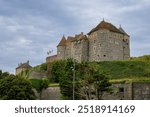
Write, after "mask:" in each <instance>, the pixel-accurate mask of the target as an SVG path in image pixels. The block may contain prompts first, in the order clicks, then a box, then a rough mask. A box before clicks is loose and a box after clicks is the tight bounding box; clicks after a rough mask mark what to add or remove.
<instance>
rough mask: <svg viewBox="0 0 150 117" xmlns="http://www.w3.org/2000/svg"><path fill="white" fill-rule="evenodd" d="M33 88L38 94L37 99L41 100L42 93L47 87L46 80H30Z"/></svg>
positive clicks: (47, 82)
mask: <svg viewBox="0 0 150 117" xmlns="http://www.w3.org/2000/svg"><path fill="white" fill-rule="evenodd" d="M30 81H31V83H32V86H33V88H35V89H36V91H37V92H38V93H39V98H40V99H41V96H42V91H43V90H44V89H46V88H47V87H48V85H49V80H48V79H46V78H42V79H30Z"/></svg>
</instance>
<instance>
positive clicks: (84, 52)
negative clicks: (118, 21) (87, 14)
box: [46, 20, 130, 62]
mask: <svg viewBox="0 0 150 117" xmlns="http://www.w3.org/2000/svg"><path fill="white" fill-rule="evenodd" d="M129 45H130V43H129V35H128V34H127V33H126V32H125V31H124V30H123V29H122V27H121V26H120V27H119V28H116V27H115V26H114V25H112V24H111V23H108V22H105V21H104V20H103V21H101V22H100V23H99V24H98V25H97V26H96V27H95V28H93V29H92V30H91V31H90V32H89V33H88V34H87V35H84V34H83V32H81V34H78V35H75V36H74V37H71V36H68V37H67V39H66V38H65V36H63V37H62V39H61V41H60V43H59V44H58V46H57V55H54V56H49V57H47V58H46V62H52V61H55V60H60V59H62V60H64V59H67V58H73V59H76V60H77V61H79V62H81V61H111V60H127V59H129V58H130V48H129Z"/></svg>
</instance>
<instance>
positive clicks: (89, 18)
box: [0, 0, 150, 73]
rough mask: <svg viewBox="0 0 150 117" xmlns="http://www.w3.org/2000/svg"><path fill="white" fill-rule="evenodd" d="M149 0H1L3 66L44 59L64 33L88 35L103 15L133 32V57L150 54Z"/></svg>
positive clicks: (0, 60)
mask: <svg viewBox="0 0 150 117" xmlns="http://www.w3.org/2000/svg"><path fill="white" fill-rule="evenodd" d="M149 12H150V0H0V69H2V70H3V71H8V72H10V73H15V68H16V67H17V66H18V63H21V62H26V61H27V60H29V61H30V64H31V65H32V66H35V65H39V64H41V63H44V62H45V58H46V57H47V56H48V55H47V51H49V50H53V52H52V53H51V55H54V54H56V46H57V45H58V43H59V41H60V39H61V38H62V36H63V35H65V36H66V37H67V36H74V35H75V34H78V33H80V32H84V34H87V33H88V32H89V31H90V30H91V29H92V28H94V27H95V26H96V25H97V24H99V23H100V22H101V21H102V20H103V18H104V19H105V21H106V22H110V23H112V24H114V25H115V26H116V27H119V25H121V26H122V28H123V29H124V30H125V31H126V32H127V33H128V34H129V35H130V49H131V50H130V51H131V52H130V54H131V56H142V55H148V54H150V15H149Z"/></svg>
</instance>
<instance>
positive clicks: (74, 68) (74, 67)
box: [72, 59, 76, 100]
mask: <svg viewBox="0 0 150 117" xmlns="http://www.w3.org/2000/svg"><path fill="white" fill-rule="evenodd" d="M75 70H76V65H75V59H73V91H72V92H73V100H74V99H75Z"/></svg>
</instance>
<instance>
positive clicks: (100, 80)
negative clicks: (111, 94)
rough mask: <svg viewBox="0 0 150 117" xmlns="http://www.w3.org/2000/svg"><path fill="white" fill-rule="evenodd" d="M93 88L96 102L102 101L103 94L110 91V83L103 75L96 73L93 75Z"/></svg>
mask: <svg viewBox="0 0 150 117" xmlns="http://www.w3.org/2000/svg"><path fill="white" fill-rule="evenodd" d="M93 81H94V88H95V92H96V97H97V99H98V100H100V99H102V96H103V93H104V92H108V91H110V86H111V83H110V82H109V77H108V76H107V75H106V74H105V73H100V72H99V71H96V72H95V73H94V75H93Z"/></svg>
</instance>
